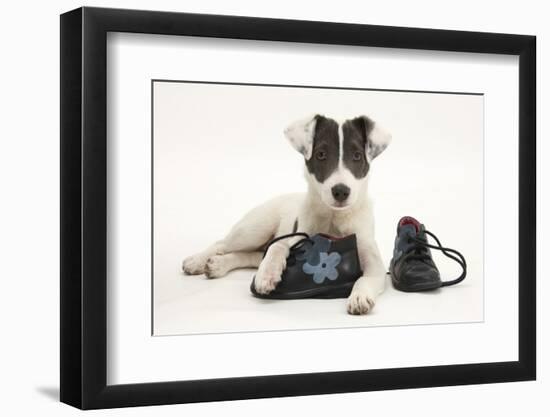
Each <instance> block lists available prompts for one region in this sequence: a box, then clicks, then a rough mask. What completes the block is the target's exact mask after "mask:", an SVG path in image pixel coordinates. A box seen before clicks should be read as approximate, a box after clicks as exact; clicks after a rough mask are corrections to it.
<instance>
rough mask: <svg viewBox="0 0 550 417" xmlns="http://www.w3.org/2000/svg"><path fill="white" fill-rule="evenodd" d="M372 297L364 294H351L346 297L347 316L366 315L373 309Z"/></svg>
mask: <svg viewBox="0 0 550 417" xmlns="http://www.w3.org/2000/svg"><path fill="white" fill-rule="evenodd" d="M374 304H375V302H374V297H371V296H370V295H369V294H365V293H351V295H350V296H349V297H348V305H347V309H348V313H349V314H354V315H358V314H367V313H368V312H369V311H371V310H372V309H373V308H374Z"/></svg>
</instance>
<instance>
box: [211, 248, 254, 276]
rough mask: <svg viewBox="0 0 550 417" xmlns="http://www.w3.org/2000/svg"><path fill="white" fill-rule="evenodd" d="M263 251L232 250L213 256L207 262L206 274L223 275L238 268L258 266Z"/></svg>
mask: <svg viewBox="0 0 550 417" xmlns="http://www.w3.org/2000/svg"><path fill="white" fill-rule="evenodd" d="M262 257H263V252H260V251H256V252H231V253H227V254H225V255H214V256H211V257H210V258H209V259H208V261H207V262H206V266H205V271H204V273H205V275H206V276H207V277H208V278H218V277H223V276H224V275H226V274H227V273H228V272H229V271H232V270H234V269H238V268H257V267H258V266H259V265H260V263H261V261H262Z"/></svg>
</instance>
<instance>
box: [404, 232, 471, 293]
mask: <svg viewBox="0 0 550 417" xmlns="http://www.w3.org/2000/svg"><path fill="white" fill-rule="evenodd" d="M424 233H425V234H427V235H429V236H431V237H432V238H433V239H434V240H435V241H436V242H437V246H435V245H430V244H429V243H428V242H427V240H424V239H420V238H418V237H416V236H415V237H412V236H411V237H409V239H408V243H413V242H414V243H415V244H416V245H415V246H412V247H411V248H410V249H409V250H408V251H407V254H409V255H408V256H407V258H408V259H417V260H419V261H424V262H425V261H432V259H431V256H430V254H429V253H428V251H427V249H426V248H430V249H436V250H440V251H441V252H442V253H443V254H444V255H445V256H446V257H447V258H451V259H453V260H454V261H455V262H457V263H458V264H459V265H460V266H461V267H462V274H460V276H459V277H458V278H456V279H453V280H450V281H443V282H442V284H441V286H442V287H447V286H449V285H454V284H458V283H459V282H461V281H462V280H464V278H466V259H464V256H462V254H461V253H460V252H459V251H457V250H454V249H451V248H445V247H443V245H442V244H441V242H440V241H439V239H438V238H437V236H436V235H434V234H433V233H432V232H429V231H428V230H424ZM432 262H433V261H432Z"/></svg>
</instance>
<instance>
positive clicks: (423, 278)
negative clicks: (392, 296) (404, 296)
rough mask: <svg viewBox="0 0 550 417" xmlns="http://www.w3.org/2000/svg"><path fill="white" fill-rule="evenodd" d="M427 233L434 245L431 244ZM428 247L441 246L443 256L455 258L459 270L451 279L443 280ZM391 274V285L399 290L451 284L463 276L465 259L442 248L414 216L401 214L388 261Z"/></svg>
mask: <svg viewBox="0 0 550 417" xmlns="http://www.w3.org/2000/svg"><path fill="white" fill-rule="evenodd" d="M427 236H430V237H432V238H433V239H434V240H435V241H436V242H437V245H430V244H429V243H428V240H427ZM430 249H437V250H440V251H441V252H442V253H443V254H444V255H445V256H447V257H448V258H451V259H453V260H455V261H456V262H458V263H459V264H460V266H461V267H462V274H461V275H460V276H459V277H458V278H456V279H454V280H451V281H442V280H441V277H440V274H439V270H438V269H437V266H436V265H435V263H434V261H433V259H432V254H431V251H430ZM390 275H391V280H392V284H393V286H394V287H395V288H396V289H397V290H400V291H406V292H414V291H427V290H433V289H436V288H439V287H444V286H448V285H454V284H458V283H459V282H461V281H462V280H463V279H464V278H466V260H465V259H464V257H463V256H462V254H460V253H459V252H458V251H456V250H454V249H449V248H444V247H443V246H441V242H440V241H439V239H438V238H437V237H436V236H435V235H434V234H433V233H431V232H429V231H428V230H426V228H425V227H424V225H423V224H421V223H420V222H419V221H418V220H416V219H415V218H413V217H409V216H406V217H403V218H402V219H401V220H399V222H398V224H397V237H396V238H395V245H394V250H393V258H392V260H391V262H390Z"/></svg>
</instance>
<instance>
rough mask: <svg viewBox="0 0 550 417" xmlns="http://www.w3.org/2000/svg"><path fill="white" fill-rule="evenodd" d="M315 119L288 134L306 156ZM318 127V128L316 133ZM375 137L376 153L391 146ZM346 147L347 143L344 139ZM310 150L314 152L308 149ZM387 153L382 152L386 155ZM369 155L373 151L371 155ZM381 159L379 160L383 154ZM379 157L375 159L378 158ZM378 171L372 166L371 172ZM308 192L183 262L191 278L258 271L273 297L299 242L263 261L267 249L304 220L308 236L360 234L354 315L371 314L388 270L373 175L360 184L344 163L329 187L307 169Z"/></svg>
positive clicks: (262, 211) (277, 202) (351, 304)
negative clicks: (337, 189) (345, 193)
mask: <svg viewBox="0 0 550 417" xmlns="http://www.w3.org/2000/svg"><path fill="white" fill-rule="evenodd" d="M313 121H314V119H313V118H308V119H304V120H302V121H299V122H296V123H294V124H293V125H291V126H290V127H289V128H288V129H287V130H286V131H285V134H286V136H287V138H289V140H290V142H291V143H292V144H293V146H294V147H295V148H296V149H297V150H298V151H300V152H303V153H304V155H308V154H309V155H310V157H311V146H312V141H313V136H311V143H310V142H309V140H310V139H309V135H310V134H311V135H313V133H311V132H310V129H313V131H314V128H315V126H314V122H313ZM312 123H313V127H312ZM371 133H374V137H375V138H374V139H373V140H375V141H376V143H375V144H376V149H377V150H378V151H379V152H378V153H380V152H381V150H383V149H384V148H385V147H386V146H387V143H388V141H389V138H390V137H389V135H387V134H386V133H385V132H384V131H383V130H381V128H377V130H376V132H374V129H373V132H371ZM340 141H342V137H341V138H340ZM308 147H309V148H308ZM380 149H381V150H380ZM367 153H368V149H367ZM378 153H377V154H378ZM377 154H374V153H373V156H372V157H373V158H374V157H375V156H376V155H377ZM371 168H372V166H371ZM305 176H306V180H307V183H308V191H307V193H303V194H290V195H283V196H280V197H277V198H274V199H272V200H270V201H268V202H266V203H264V204H262V205H260V206H258V207H256V208H254V209H253V210H251V211H250V212H248V213H247V214H246V215H245V216H244V217H243V218H242V219H241V220H240V221H239V222H238V223H237V224H235V225H234V226H233V228H232V229H231V231H230V232H229V234H228V235H227V236H226V237H225V238H224V239H223V240H221V241H219V242H216V243H215V244H213V245H212V246H210V247H209V248H207V249H206V250H204V251H203V252H200V253H198V254H196V255H194V256H191V257H189V258H187V259H185V261H184V262H183V270H184V272H185V273H188V274H203V273H204V274H206V275H207V276H208V277H210V278H214V277H220V276H223V275H225V274H227V273H228V272H229V271H231V270H233V269H236V268H245V267H258V271H257V273H256V278H255V287H256V291H258V292H259V293H261V294H268V293H269V292H271V291H272V290H273V289H274V288H275V287H276V285H277V283H278V282H279V281H280V280H281V274H282V271H283V270H284V268H285V266H286V258H287V256H288V253H289V248H290V246H291V245H292V244H293V243H294V242H296V241H297V240H298V239H299V238H290V239H285V240H282V241H279V242H276V243H275V244H273V245H271V246H270V247H269V249H268V251H267V253H266V254H265V257H264V258H263V259H262V252H261V249H262V248H263V247H264V246H265V245H266V243H267V242H268V241H269V240H270V239H272V238H273V237H274V236H280V235H282V234H287V233H291V232H292V230H293V227H294V222H295V220H296V219H298V224H299V231H300V232H305V233H308V234H315V233H326V234H329V235H333V236H337V237H343V236H347V235H349V234H352V233H355V234H356V235H357V245H358V253H359V259H360V262H361V267H362V270H363V274H364V275H363V276H362V277H360V278H359V279H358V280H357V281H356V283H355V285H354V287H353V290H352V292H351V295H350V296H349V298H348V302H347V311H348V312H349V313H350V314H366V313H368V312H369V311H370V310H372V308H373V307H374V305H375V302H376V298H377V296H378V295H379V294H381V293H382V292H383V291H384V283H385V274H386V269H385V267H384V264H383V262H382V258H381V256H380V251H379V249H378V245H377V244H376V241H375V240H374V218H373V212H372V203H371V201H370V199H369V198H368V195H367V194H368V193H367V189H368V175H367V177H365V178H363V179H356V178H355V177H354V176H353V175H352V174H351V172H350V171H349V170H347V169H346V168H345V166H344V164H343V163H342V162H341V161H340V164H339V167H338V169H337V170H336V171H335V172H334V173H333V174H332V175H331V176H330V177H329V178H328V179H327V180H325V182H324V183H323V184H320V183H319V182H318V181H316V180H315V177H314V176H313V175H311V174H310V173H309V172H308V171H307V169H306V174H305ZM337 183H344V184H346V185H347V186H348V187H350V190H351V193H350V196H349V198H348V200H349V204H348V205H347V206H346V207H335V205H334V204H335V202H334V200H333V197H332V194H331V193H330V189H331V187H332V185H334V184H337Z"/></svg>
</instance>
